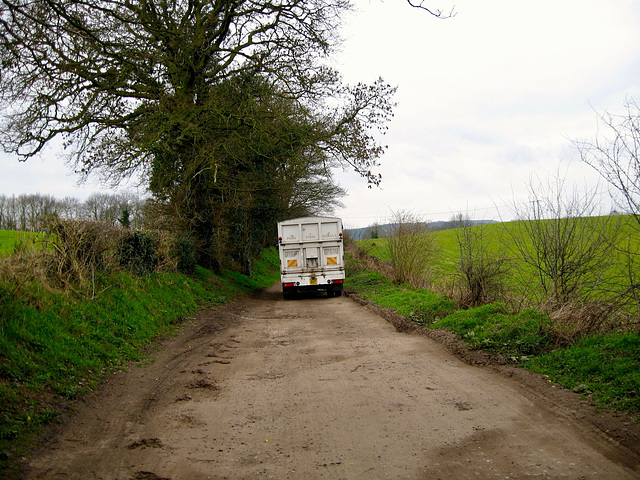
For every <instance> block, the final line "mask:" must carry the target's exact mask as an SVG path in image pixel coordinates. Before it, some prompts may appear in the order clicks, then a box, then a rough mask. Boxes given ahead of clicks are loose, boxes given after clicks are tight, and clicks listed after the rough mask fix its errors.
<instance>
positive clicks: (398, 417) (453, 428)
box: [28, 289, 640, 480]
mask: <svg viewBox="0 0 640 480" xmlns="http://www.w3.org/2000/svg"><path fill="white" fill-rule="evenodd" d="M152 358H153V361H152V362H146V363H144V364H141V365H138V366H134V367H132V368H131V369H130V370H129V371H127V372H120V373H117V374H115V375H113V376H111V377H110V378H109V380H108V381H107V382H106V383H105V385H104V386H103V387H102V388H101V389H100V391H99V392H96V393H95V394H92V395H91V396H90V397H89V398H87V399H86V401H84V402H82V403H80V404H79V405H78V408H77V411H76V413H75V414H73V415H72V416H71V418H70V419H69V421H68V422H67V423H66V424H65V425H64V426H63V427H61V429H60V431H59V432H58V434H57V436H56V437H55V438H54V439H53V440H52V441H51V442H50V443H49V444H48V445H46V446H45V447H44V448H43V449H42V450H41V451H40V452H38V453H37V454H36V455H35V456H34V457H33V458H32V459H31V460H30V463H29V473H28V478H31V479H83V480H84V479H156V480H157V479H172V480H177V479H234V480H235V479H238V480H239V479H269V478H273V479H409V480H416V479H425V480H427V479H428V480H436V479H494V478H495V479H529V478H542V479H565V478H566V479H575V480H591V479H593V480H596V479H597V480H602V479H616V480H624V479H632V478H639V477H640V469H639V467H638V463H637V457H636V456H635V455H634V454H632V453H631V451H630V450H625V449H624V448H622V447H620V446H618V445H616V444H615V443H613V442H611V441H610V440H609V439H608V438H606V437H605V436H604V435H602V434H601V433H600V432H599V431H597V430H596V429H594V428H592V427H590V426H589V425H588V424H586V423H582V422H581V421H580V420H576V419H575V418H572V415H570V414H562V413H561V412H558V409H556V408H553V405H552V404H551V403H549V402H547V401H546V400H545V399H544V398H542V397H541V396H539V395H531V394H530V393H531V392H530V391H529V390H528V389H527V388H525V387H523V386H522V385H521V384H520V383H519V382H517V381H514V380H512V379H509V378H505V376H504V375H501V374H499V373H496V372H495V371H493V370H491V369H487V368H481V367H477V366H470V365H468V364H466V363H463V362H462V361H460V360H459V359H458V358H456V357H455V356H453V355H451V354H450V353H449V352H448V351H447V350H445V349H444V348H443V347H442V346H441V345H440V344H438V343H436V342H434V341H433V340H431V339H429V338H426V337H424V336H421V335H415V334H414V335H411V334H406V333H398V332H397V331H396V330H395V328H394V327H393V326H392V325H391V324H389V323H388V322H387V321H386V320H384V319H383V318H382V317H380V316H378V315H376V314H375V313H373V312H372V311H370V310H369V309H367V308H365V307H363V306H361V305H359V304H357V303H355V302H354V301H352V300H350V299H349V298H345V297H342V298H308V299H302V300H296V301H284V300H282V299H281V298H280V293H279V291H278V290H277V289H271V290H269V291H266V292H263V293H261V294H260V295H258V296H256V297H254V298H249V299H244V300H242V301H240V302H238V303H236V304H235V305H233V306H227V307H223V308H222V309H218V310H211V311H208V312H203V313H202V315H201V316H199V318H198V319H196V320H194V321H192V322H191V323H190V324H189V325H187V326H186V328H185V329H184V330H183V331H182V333H181V334H180V335H178V336H176V337H173V338H170V339H168V340H166V341H165V342H163V344H162V346H161V348H159V350H158V351H156V352H155V353H153V354H152Z"/></svg>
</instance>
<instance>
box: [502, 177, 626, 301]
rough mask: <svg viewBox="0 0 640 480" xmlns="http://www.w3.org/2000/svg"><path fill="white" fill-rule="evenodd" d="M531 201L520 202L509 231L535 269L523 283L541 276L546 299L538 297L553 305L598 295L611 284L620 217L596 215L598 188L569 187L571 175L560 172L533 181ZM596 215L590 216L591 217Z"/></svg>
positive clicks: (525, 275)
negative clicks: (567, 181)
mask: <svg viewBox="0 0 640 480" xmlns="http://www.w3.org/2000/svg"><path fill="white" fill-rule="evenodd" d="M528 190H529V201H528V202H527V203H526V204H519V203H517V202H515V201H514V205H513V213H514V215H515V217H516V219H517V220H519V221H518V222H515V223H513V224H510V225H509V227H508V228H507V229H506V230H507V232H509V235H510V240H511V245H512V248H513V249H514V250H515V252H514V253H515V254H516V255H517V256H518V258H519V259H521V260H522V261H523V262H524V263H525V264H526V265H527V266H528V267H529V268H530V270H529V271H528V272H521V273H522V274H523V279H522V282H523V284H525V285H526V284H527V283H528V282H531V280H532V278H533V279H535V280H536V284H537V287H538V288H537V289H532V290H531V292H535V291H536V290H537V291H538V292H540V293H542V294H543V298H539V297H538V298H534V302H536V303H538V304H544V305H545V306H546V308H548V309H550V310H553V309H557V308H560V307H561V306H562V305H564V304H567V303H570V302H585V301H589V300H595V299H598V295H599V293H602V292H603V286H604V285H605V284H606V281H605V275H606V274H607V271H608V268H609V267H610V265H611V262H612V256H611V252H612V245H613V244H614V243H615V238H612V237H613V236H615V234H616V231H617V229H616V228H614V225H613V222H614V220H615V219H613V217H608V216H595V215H596V213H597V204H596V198H597V195H596V191H595V190H586V191H584V192H580V191H578V190H577V189H576V188H573V190H572V191H568V190H567V187H566V184H565V179H564V178H562V177H561V176H557V177H555V178H554V179H548V180H547V181H546V182H542V181H538V182H537V183H536V182H534V181H533V180H531V181H530V183H529V185H528ZM588 217H590V218H588Z"/></svg>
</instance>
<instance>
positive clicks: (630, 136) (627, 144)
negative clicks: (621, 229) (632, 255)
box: [573, 97, 640, 226]
mask: <svg viewBox="0 0 640 480" xmlns="http://www.w3.org/2000/svg"><path fill="white" fill-rule="evenodd" d="M624 108H625V113H624V114H620V115H613V114H610V113H608V112H604V113H601V114H598V123H599V124H600V125H602V126H603V127H604V131H603V132H602V133H601V134H600V131H599V132H598V135H597V136H596V138H595V139H594V140H591V141H588V140H577V141H574V142H573V143H574V145H575V146H576V147H577V148H578V150H579V152H580V157H581V159H582V161H583V162H585V163H586V164H587V165H590V166H591V167H593V168H594V169H595V170H596V171H597V172H598V173H599V174H600V175H601V176H602V178H604V179H605V180H606V181H607V182H608V183H609V185H611V186H612V187H613V188H615V189H616V190H617V191H618V193H619V194H620V197H619V198H618V199H617V200H618V201H619V206H620V207H621V208H622V209H623V211H625V212H627V213H630V214H631V215H633V217H634V218H635V220H636V222H637V223H638V225H639V226H640V107H639V106H638V104H637V103H636V102H635V100H634V99H633V98H631V97H628V98H626V99H625V101H624Z"/></svg>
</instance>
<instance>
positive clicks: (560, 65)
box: [0, 0, 640, 228]
mask: <svg viewBox="0 0 640 480" xmlns="http://www.w3.org/2000/svg"><path fill="white" fill-rule="evenodd" d="M352 1H353V2H354V6H355V8H354V11H353V12H352V13H350V14H348V15H346V16H345V17H344V23H343V26H342V37H343V43H342V46H341V49H340V51H339V52H337V53H336V54H335V55H334V57H333V59H332V61H333V62H334V64H335V65H336V67H337V68H338V69H339V70H340V71H341V72H342V74H343V76H344V79H345V81H346V82H348V83H351V84H355V83H357V82H373V81H375V80H376V79H377V78H378V77H382V78H383V79H384V80H385V81H386V82H388V83H390V84H392V85H394V86H397V88H398V90H397V93H396V96H395V101H396V102H397V104H398V105H397V107H396V110H395V117H394V118H393V120H392V122H391V123H390V124H389V131H388V132H387V134H386V136H385V137H383V138H382V142H383V143H384V144H386V145H388V149H387V151H386V153H385V155H384V156H383V157H382V158H381V160H380V163H381V165H380V167H379V169H378V171H379V172H380V173H381V174H382V184H381V186H380V187H373V188H371V189H369V188H367V184H366V180H364V179H362V178H360V177H359V176H358V175H357V174H356V173H354V172H351V171H342V170H340V169H338V170H337V171H336V179H337V180H338V181H339V183H340V185H341V186H343V187H344V188H346V189H347V191H348V192H349V193H348V196H347V197H345V198H344V199H343V203H344V208H339V209H337V210H336V215H337V216H340V217H342V218H343V220H344V224H345V226H346V227H351V228H353V227H361V226H366V225H370V224H372V223H375V222H378V223H384V222H385V221H387V220H388V218H389V217H390V216H391V215H392V213H393V212H399V211H404V212H410V213H412V214H414V215H416V216H418V217H420V218H422V219H424V220H431V221H437V220H447V219H449V218H450V217H451V216H452V215H453V214H456V213H458V212H464V213H469V215H470V216H472V217H473V218H475V219H493V220H500V219H509V218H510V215H512V208H510V206H512V205H513V204H514V203H517V202H520V201H526V197H527V184H528V183H530V179H531V178H534V179H535V178H541V179H545V178H548V177H549V176H551V175H554V174H556V173H557V172H558V171H560V172H562V175H566V177H567V182H568V183H570V184H576V185H579V186H583V185H584V186H588V187H592V186H595V185H596V184H597V182H598V179H599V177H598V174H597V173H596V172H595V171H593V170H592V169H591V168H590V167H588V166H587V165H585V164H583V163H582V162H580V159H579V155H578V152H577V150H576V149H575V148H573V146H572V140H578V139H585V138H593V136H594V135H595V133H596V128H597V122H596V113H597V112H602V111H605V110H606V111H609V112H611V113H616V112H621V111H622V108H623V101H624V98H625V96H632V97H635V98H636V99H638V100H640V28H638V27H640V1H639V0H635V1H632V0H609V1H607V2H604V1H602V0H599V1H596V0H581V1H578V0H562V1H560V2H558V1H557V0H539V1H537V2H516V1H513V0H483V1H478V0H456V1H455V3H453V1H449V0H425V5H427V6H429V7H431V8H440V9H442V10H445V11H449V10H450V9H451V8H454V11H455V16H454V17H453V18H450V19H447V20H439V19H436V18H434V17H432V16H431V15H429V14H427V13H426V12H422V11H420V10H416V9H413V8H411V7H410V6H409V5H408V4H407V3H406V1H405V0H352ZM57 150H58V149H56V148H55V146H54V147H52V148H50V149H48V150H47V152H45V154H44V155H43V156H42V158H35V159H31V160H29V161H27V162H24V163H20V162H18V161H17V159H16V158H15V157H11V156H7V155H6V154H3V153H0V165H1V166H2V172H1V174H0V194H5V195H12V194H16V195H18V194H21V193H35V192H38V193H43V194H51V195H54V196H56V197H60V198H62V197H64V196H68V195H70V196H75V197H78V198H80V199H85V198H86V197H87V196H88V195H89V194H90V193H92V192H96V191H111V190H107V189H106V188H105V186H104V185H102V184H100V183H99V182H98V181H94V182H89V183H87V184H84V185H81V186H79V185H78V184H77V181H78V179H77V177H75V176H74V175H73V174H72V172H71V171H70V169H68V168H67V167H66V166H65V165H64V162H63V160H62V159H61V157H60V155H58V154H57ZM123 190H127V191H135V190H136V189H135V185H133V184H131V185H128V186H124V187H123Z"/></svg>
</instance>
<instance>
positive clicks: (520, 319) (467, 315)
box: [345, 271, 640, 414]
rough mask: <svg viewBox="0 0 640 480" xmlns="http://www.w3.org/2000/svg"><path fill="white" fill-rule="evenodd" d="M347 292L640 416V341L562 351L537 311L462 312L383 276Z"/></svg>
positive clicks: (616, 340)
mask: <svg viewBox="0 0 640 480" xmlns="http://www.w3.org/2000/svg"><path fill="white" fill-rule="evenodd" d="M345 288H347V289H350V290H355V291H357V292H358V293H359V294H360V295H361V296H362V297H364V298H366V299H368V300H370V301H371V302H373V303H375V304H377V305H380V306H382V307H386V308H393V309H395V310H396V311H397V312H398V313H400V314H402V315H404V316H406V317H408V318H410V319H412V320H414V321H416V322H417V323H420V324H422V325H425V326H427V327H429V328H446V329H448V330H451V331H453V332H454V333H455V334H456V335H457V336H458V337H459V338H461V339H464V340H465V341H466V342H467V343H468V345H469V347H470V348H474V349H484V350H490V351H492V352H495V353H499V354H501V355H503V356H505V357H506V358H507V359H508V360H510V361H512V362H514V363H517V364H519V365H521V366H522V367H524V368H527V369H530V370H532V371H535V372H538V373H542V374H545V375H548V377H549V379H550V380H551V381H554V382H557V383H559V384H561V385H563V386H565V387H567V388H571V389H574V391H576V392H579V393H583V394H588V395H590V396H592V398H593V399H594V400H595V401H596V403H597V404H598V405H600V406H602V407H608V408H616V409H620V410H623V411H627V412H631V413H634V414H638V413H640V335H639V334H638V333H626V334H620V333H612V334H608V335H599V336H593V337H590V338H584V339H581V340H579V341H578V342H577V343H575V344H574V345H570V346H568V347H559V346H558V343H557V342H556V339H555V336H554V335H553V328H552V325H551V321H550V319H549V318H548V317H547V316H546V315H544V314H542V313H540V312H538V311H535V310H525V311H522V312H520V313H518V314H515V315H512V314H509V313H508V312H507V311H506V309H505V307H504V305H503V304H501V303H493V304H489V305H483V306H481V307H477V308H472V309H468V310H458V309H456V308H455V306H454V304H453V303H452V302H450V301H448V300H447V299H445V298H444V297H442V296H440V295H437V294H435V293H433V292H430V291H428V290H423V289H416V288H412V287H410V286H402V285H395V284H393V283H392V282H391V281H390V280H389V279H387V278H386V277H384V276H383V275H381V274H379V273H374V272H370V271H359V272H357V273H353V274H350V275H349V276H348V277H347V279H346V282H345Z"/></svg>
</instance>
